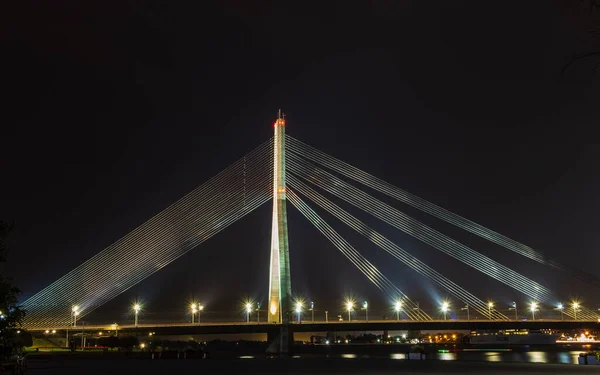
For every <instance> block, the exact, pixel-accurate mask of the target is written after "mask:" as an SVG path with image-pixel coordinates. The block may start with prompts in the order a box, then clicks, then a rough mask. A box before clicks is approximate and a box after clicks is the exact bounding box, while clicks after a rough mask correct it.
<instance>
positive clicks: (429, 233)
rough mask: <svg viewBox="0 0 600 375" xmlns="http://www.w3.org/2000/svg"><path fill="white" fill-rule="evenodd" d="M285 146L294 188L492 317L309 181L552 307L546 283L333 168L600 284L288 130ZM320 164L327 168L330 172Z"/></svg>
mask: <svg viewBox="0 0 600 375" xmlns="http://www.w3.org/2000/svg"><path fill="white" fill-rule="evenodd" d="M286 147H287V151H288V153H287V155H288V159H287V168H288V172H290V174H289V175H288V184H289V186H290V187H291V188H293V189H295V190H296V191H298V192H299V193H301V194H302V195H304V196H305V197H307V198H308V199H309V200H311V201H312V202H314V203H315V204H317V205H319V206H320V207H321V208H323V209H324V210H326V211H327V212H328V213H329V214H331V215H333V216H334V217H336V218H338V219H339V220H340V221H342V222H343V223H345V224H346V225H348V226H349V227H351V228H352V229H354V230H356V231H357V232H358V233H360V234H362V235H363V236H365V237H366V238H368V239H369V240H370V241H372V242H373V243H375V244H376V245H378V246H379V247H381V248H382V249H384V250H385V251H387V252H388V253H390V254H391V255H393V256H394V257H396V258H397V259H398V260H400V261H401V262H403V263H404V264H405V265H407V266H409V267H410V268H411V269H413V270H415V271H416V272H418V273H420V274H422V275H424V276H426V277H428V278H429V279H431V280H432V281H433V282H434V283H436V284H437V285H439V286H440V287H442V288H443V289H445V290H446V291H447V292H448V293H450V294H451V295H453V296H454V297H455V298H457V299H459V300H461V301H463V302H465V303H467V304H468V305H470V306H471V307H472V308H474V309H475V310H477V311H478V312H479V313H481V314H482V315H484V316H489V314H490V313H489V310H488V307H487V304H486V303H484V302H483V301H482V300H481V299H479V298H477V297H475V296H474V295H473V294H471V293H470V292H468V291H467V290H465V289H464V288H462V287H460V286H459V285H457V284H456V283H454V282H452V281H451V280H449V279H447V278H446V277H444V276H443V275H441V274H440V273H438V272H437V271H435V270H433V269H431V268H430V267H429V266H427V265H426V264H425V263H423V262H422V261H420V260H418V259H417V258H416V257H414V256H413V255H410V254H409V253H407V252H406V251H404V250H403V249H401V248H400V247H399V246H397V245H396V244H394V243H393V242H392V241H390V240H389V239H387V238H385V237H384V236H383V235H381V234H379V233H377V232H376V231H374V230H373V229H372V228H370V227H368V226H367V225H365V224H364V223H363V222H361V221H359V220H358V219H356V218H355V217H354V216H352V215H351V214H349V213H348V212H347V211H344V210H343V209H342V208H340V207H339V206H337V205H336V204H334V203H333V202H332V201H330V200H329V199H327V198H325V197H324V196H323V195H321V194H319V193H317V192H316V191H315V190H314V189H312V188H310V187H309V186H308V185H307V184H306V183H309V184H312V185H314V186H316V187H318V188H320V189H322V190H323V191H325V192H327V193H329V194H331V195H332V196H334V197H336V198H338V199H341V200H343V201H345V202H347V203H350V204H351V205H352V206H354V207H357V208H359V209H361V210H362V211H364V212H366V213H368V214H370V215H372V216H374V217H376V218H378V219H379V220H381V221H383V222H385V223H387V224H389V225H391V226H392V227H394V228H396V229H399V230H401V231H402V232H404V233H406V234H408V235H410V236H412V237H415V238H417V239H419V240H420V241H422V242H424V243H426V244H428V245H430V246H432V247H433V248H435V249H437V250H439V251H442V252H443V253H445V254H447V255H449V256H451V257H453V258H454V259H457V260H459V261H460V262H462V263H464V264H467V265H469V266H470V267H472V268H474V269H476V270H477V271H479V272H482V273H484V274H485V275H487V276H489V277H491V278H493V279H495V280H497V281H499V282H501V283H504V284H506V285H508V286H510V287H511V288H513V289H515V290H517V291H519V292H521V293H523V294H525V295H527V296H529V297H531V298H532V299H533V300H534V301H539V302H543V303H545V304H548V305H550V306H557V305H558V304H559V303H558V302H559V299H558V298H557V297H556V295H555V294H554V293H553V292H552V291H551V290H549V289H548V288H546V287H544V286H543V285H541V284H539V283H537V282H535V281H534V280H531V279H530V278H527V277H525V276H524V275H522V274H520V273H518V272H516V271H514V270H512V269H510V268H508V267H506V266H504V265H502V264H500V263H498V262H497V261H495V260H493V259H491V258H489V257H488V256H485V255H483V254H481V253H479V252H477V251H475V250H473V249H471V248H469V247H468V246H466V245H464V244H462V243H460V242H458V241H456V240H454V239H452V238H450V237H448V236H446V235H445V234H443V233H441V232H439V231H437V230H435V229H433V228H431V227H429V226H427V225H425V224H423V223H421V222H419V221H418V220H416V219H414V218H412V217H410V216H408V215H406V214H405V213H403V212H401V211H399V210H398V209H396V208H394V207H392V206H390V205H388V204H386V203H384V202H382V201H381V200H379V199H377V198H375V197H373V196H371V195H370V194H368V193H366V192H364V191H362V190H360V189H359V188H357V187H355V186H353V185H351V184H349V183H348V182H346V181H344V180H342V179H341V178H339V177H337V176H336V175H335V174H334V173H337V174H339V175H341V176H343V177H346V178H350V179H352V180H354V181H356V182H360V183H362V184H363V185H365V186H367V187H369V188H372V189H374V190H376V191H379V192H381V193H384V194H386V195H388V196H390V197H393V198H396V199H398V200H400V201H401V202H404V203H407V204H409V205H411V206H413V207H416V208H418V209H420V210H422V211H424V212H426V213H428V214H431V215H433V216H435V217H437V218H440V219H442V220H445V221H447V222H449V223H451V224H454V225H456V226H457V227H459V228H462V229H464V230H467V231H469V232H471V233H473V234H477V235H478V236H480V237H482V238H485V239H488V240H490V241H492V242H494V243H496V244H498V245H501V246H503V247H505V248H507V249H509V250H512V251H514V252H516V253H517V254H520V255H522V256H525V257H527V258H529V259H532V260H534V261H536V262H539V263H541V264H544V265H546V266H549V267H552V268H554V269H558V270H562V271H564V272H566V273H568V274H570V275H572V276H574V277H577V278H580V279H582V280H584V281H587V282H589V283H591V284H593V285H600V283H598V282H597V280H598V279H597V278H595V277H594V276H593V275H589V274H586V273H584V272H581V271H577V270H575V269H572V268H569V267H567V266H564V265H562V264H560V263H558V262H556V261H552V260H549V259H547V258H546V257H544V256H543V255H542V254H541V253H539V252H537V251H535V250H533V249H532V248H530V247H528V246H526V245H523V244H520V243H519V242H517V241H514V240H512V239H510V238H508V237H505V236H503V235H501V234H499V233H496V232H494V231H492V230H490V229H487V228H485V227H483V226H481V225H479V224H477V223H474V222H472V221H470V220H468V219H465V218H462V217H460V216H458V215H456V214H453V213H451V212H450V211H447V210H445V209H443V208H441V207H438V206H436V205H434V204H432V203H430V202H428V201H425V200H423V199H421V198H418V197H416V196H414V195H412V194H410V193H408V192H405V191H403V190H401V189H399V188H397V187H395V186H393V185H390V184H389V183H387V182H384V181H382V180H380V179H378V178H376V177H373V176H371V175H369V174H368V173H366V172H364V171H361V170H360V169H358V168H356V167H353V166H351V165H349V164H347V163H345V162H343V161H341V160H338V159H336V158H334V157H332V156H329V155H327V154H325V153H323V152H322V151H319V150H317V149H315V148H313V147H311V146H308V145H306V144H305V143H303V142H301V141H298V140H297V139H295V138H293V137H291V136H289V135H288V136H286ZM315 163H316V164H315ZM317 164H318V166H317ZM319 166H320V167H319ZM321 167H324V168H327V169H329V171H327V170H325V169H323V168H321ZM296 176H297V177H296ZM301 180H303V181H304V182H302V181H301ZM494 314H497V315H496V316H495V317H494V318H495V319H506V316H504V315H502V314H500V313H498V312H495V313H494ZM564 314H565V315H569V316H572V317H573V316H574V314H575V313H574V312H570V311H564ZM577 316H579V318H580V319H590V320H596V319H597V318H598V314H597V313H596V312H594V311H592V310H590V309H586V308H582V309H581V310H580V311H579V313H578V314H577Z"/></svg>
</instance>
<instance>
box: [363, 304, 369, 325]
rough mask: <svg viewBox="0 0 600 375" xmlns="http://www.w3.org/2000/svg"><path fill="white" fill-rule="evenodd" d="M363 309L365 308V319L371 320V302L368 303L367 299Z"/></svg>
mask: <svg viewBox="0 0 600 375" xmlns="http://www.w3.org/2000/svg"><path fill="white" fill-rule="evenodd" d="M363 309H365V320H366V321H367V322H368V321H369V304H368V303H367V301H365V302H364V303H363Z"/></svg>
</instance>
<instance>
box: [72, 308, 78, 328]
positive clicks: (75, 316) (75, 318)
mask: <svg viewBox="0 0 600 375" xmlns="http://www.w3.org/2000/svg"><path fill="white" fill-rule="evenodd" d="M71 313H72V314H73V327H76V326H77V315H79V306H77V305H75V306H73V308H72V309H71Z"/></svg>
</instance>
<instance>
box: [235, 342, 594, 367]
mask: <svg viewBox="0 0 600 375" xmlns="http://www.w3.org/2000/svg"><path fill="white" fill-rule="evenodd" d="M345 349H346V348H343V347H338V348H337V350H335V352H331V351H329V352H311V353H297V354H295V355H292V357H293V358H336V359H337V358H340V359H368V358H373V359H386V358H387V359H397V360H405V359H406V358H407V353H406V352H405V351H404V352H403V350H405V349H408V348H398V350H397V351H396V352H394V351H389V352H387V351H386V352H380V351H378V350H373V351H369V350H365V349H362V350H360V349H359V350H356V349H357V348H352V347H348V348H347V350H345ZM590 350H598V348H597V347H595V346H594V347H591V346H577V347H538V348H536V347H533V346H532V347H514V348H496V349H479V348H452V347H450V348H427V353H426V354H425V359H427V360H441V361H477V362H505V363H557V364H577V363H578V358H579V355H580V353H584V352H588V351H590ZM236 357H237V358H240V359H248V360H251V359H259V358H264V357H265V356H264V355H263V354H256V353H252V354H251V355H237V356H236Z"/></svg>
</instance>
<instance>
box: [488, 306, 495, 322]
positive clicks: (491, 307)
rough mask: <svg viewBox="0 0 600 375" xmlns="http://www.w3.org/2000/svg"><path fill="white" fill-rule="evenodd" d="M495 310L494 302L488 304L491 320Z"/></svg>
mask: <svg viewBox="0 0 600 375" xmlns="http://www.w3.org/2000/svg"><path fill="white" fill-rule="evenodd" d="M493 308H494V302H488V313H489V314H490V320H492V309H493Z"/></svg>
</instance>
